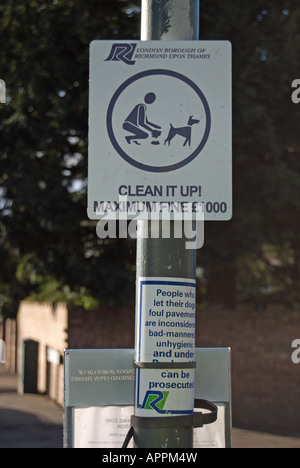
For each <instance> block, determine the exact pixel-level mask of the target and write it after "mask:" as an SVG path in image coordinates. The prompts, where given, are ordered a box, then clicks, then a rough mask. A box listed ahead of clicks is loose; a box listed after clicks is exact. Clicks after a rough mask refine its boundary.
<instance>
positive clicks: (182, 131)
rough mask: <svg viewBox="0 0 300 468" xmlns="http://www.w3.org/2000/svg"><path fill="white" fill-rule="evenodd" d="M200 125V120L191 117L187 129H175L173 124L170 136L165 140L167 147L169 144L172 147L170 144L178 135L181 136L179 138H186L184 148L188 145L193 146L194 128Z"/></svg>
mask: <svg viewBox="0 0 300 468" xmlns="http://www.w3.org/2000/svg"><path fill="white" fill-rule="evenodd" d="M198 123H200V120H196V119H194V118H193V116H192V115H191V117H190V118H189V120H188V124H187V126H186V127H178V128H175V127H173V125H172V124H170V126H171V128H170V130H169V134H168V136H167V138H166V139H165V145H166V143H168V144H169V146H170V143H171V141H172V140H173V138H175V136H176V135H179V136H181V137H183V138H185V141H184V143H183V146H186V145H187V144H188V145H189V146H191V140H192V126H193V125H195V124H198Z"/></svg>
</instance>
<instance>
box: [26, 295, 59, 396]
mask: <svg viewBox="0 0 300 468" xmlns="http://www.w3.org/2000/svg"><path fill="white" fill-rule="evenodd" d="M17 329H18V346H19V352H20V344H21V342H22V340H25V339H31V340H34V341H37V342H38V343H39V356H38V363H39V365H38V382H37V385H38V391H39V392H40V393H48V394H49V396H50V397H51V398H52V399H53V400H54V401H56V402H57V403H59V404H62V403H63V391H64V390H63V352H64V349H65V348H67V347H68V341H67V339H68V333H67V331H68V309H67V306H66V305H64V304H58V305H57V306H55V307H53V306H52V305H50V304H36V303H28V302H22V303H21V306H20V309H19V312H18V317H17ZM50 350H51V351H54V352H56V354H58V355H59V356H60V359H59V361H60V362H59V363H55V362H54V363H53V362H49V358H48V357H49V354H50V353H49V351H50ZM19 365H20V359H19Z"/></svg>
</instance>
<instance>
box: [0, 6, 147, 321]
mask: <svg viewBox="0 0 300 468" xmlns="http://www.w3.org/2000/svg"><path fill="white" fill-rule="evenodd" d="M138 29H139V17H138V10H136V9H135V8H134V6H132V5H130V3H129V2H127V1H125V0H113V1H111V0H102V1H101V2H99V0H97V1H95V0H90V1H89V2H85V1H83V0H56V1H55V0H54V1H51V2H45V1H42V0H28V1H27V2H23V1H21V0H14V1H10V0H7V1H3V2H2V3H1V5H0V37H1V43H2V44H5V45H6V46H5V47H2V49H1V51H0V63H1V66H0V67H1V68H0V75H1V77H3V79H4V80H5V81H6V86H7V93H8V102H7V106H6V107H5V108H1V126H0V187H1V192H0V193H1V199H2V202H1V212H0V220H2V221H1V222H2V223H3V226H4V227H5V235H4V237H3V240H2V243H1V246H2V248H4V247H3V245H4V243H6V247H5V249H6V254H7V255H6V257H7V258H6V261H5V262H4V263H3V264H2V271H3V272H5V275H4V277H5V278H4V281H3V282H2V286H1V288H2V294H3V296H4V297H5V298H8V297H9V296H14V294H15V289H14V288H13V285H15V283H17V284H18V285H19V287H20V289H21V290H22V291H23V294H24V297H26V295H28V294H29V293H32V292H35V293H37V297H39V298H40V299H44V300H46V299H48V300H49V299H52V300H55V299H61V298H65V299H70V300H75V301H79V302H80V303H82V302H83V303H84V304H86V305H89V304H93V303H94V299H96V300H98V301H101V300H102V301H104V300H105V301H106V302H108V303H110V302H112V301H113V300H114V299H115V298H116V290H121V291H122V294H118V295H117V296H118V299H119V298H120V297H122V298H123V299H124V300H128V293H129V291H130V293H131V292H132V290H133V288H132V284H133V275H134V272H133V271H132V256H134V248H133V245H131V244H127V243H126V242H124V241H123V242H122V241H115V242H114V241H112V242H108V241H101V240H100V239H97V237H96V233H95V223H92V222H89V221H88V220H87V215H86V177H87V138H88V81H89V45H90V42H91V41H92V40H94V39H112V38H115V39H118V38H123V37H127V38H131V37H134V38H135V37H137V36H138ZM8 245H9V247H8ZM12 258H14V263H13V265H12V264H11V259H12ZM130 280H131V281H130ZM133 291H134V290H133ZM21 296H22V294H21ZM132 296H134V294H132ZM10 313H11V311H10Z"/></svg>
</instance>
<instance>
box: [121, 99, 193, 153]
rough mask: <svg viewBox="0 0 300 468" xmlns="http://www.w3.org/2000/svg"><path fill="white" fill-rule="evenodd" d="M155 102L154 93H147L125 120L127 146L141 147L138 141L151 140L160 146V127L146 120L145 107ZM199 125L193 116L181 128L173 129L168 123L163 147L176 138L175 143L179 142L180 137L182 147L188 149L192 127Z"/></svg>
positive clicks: (153, 143) (146, 110) (146, 112)
mask: <svg viewBox="0 0 300 468" xmlns="http://www.w3.org/2000/svg"><path fill="white" fill-rule="evenodd" d="M155 101H156V95H155V93H153V92H149V93H148V94H146V95H145V97H144V103H141V104H137V105H136V106H135V107H134V109H133V110H132V111H131V112H130V114H129V115H128V117H127V118H126V119H125V122H124V124H123V129H124V130H126V132H128V133H129V135H127V136H126V137H125V139H126V141H127V143H128V144H131V143H135V144H136V145H141V142H140V141H142V140H146V139H148V138H153V140H152V141H151V144H152V145H160V141H159V137H160V136H161V135H162V127H161V126H159V125H157V124H155V123H153V122H151V121H150V120H149V119H148V107H147V106H149V105H151V104H153V103H154V102H155ZM199 123H200V120H198V119H194V118H193V116H190V117H189V119H188V121H187V125H185V126H183V127H174V126H173V124H172V123H171V122H169V126H170V128H169V133H168V136H167V138H166V139H165V141H164V145H167V144H168V146H170V145H171V143H172V141H173V140H174V139H175V138H176V137H177V138H176V140H175V141H177V142H179V139H178V137H180V138H181V139H183V146H186V145H188V146H189V147H190V146H191V144H192V127H193V125H196V124H199ZM166 131H167V129H166Z"/></svg>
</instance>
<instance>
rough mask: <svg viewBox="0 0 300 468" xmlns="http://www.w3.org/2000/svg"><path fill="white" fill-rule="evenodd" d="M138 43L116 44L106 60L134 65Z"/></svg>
mask: <svg viewBox="0 0 300 468" xmlns="http://www.w3.org/2000/svg"><path fill="white" fill-rule="evenodd" d="M136 46H137V44H128V43H127V44H114V45H113V46H112V48H111V51H110V54H109V56H108V57H107V59H106V60H105V62H109V61H110V62H124V63H126V65H134V64H135V60H132V57H133V54H134V51H135V49H136Z"/></svg>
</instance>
